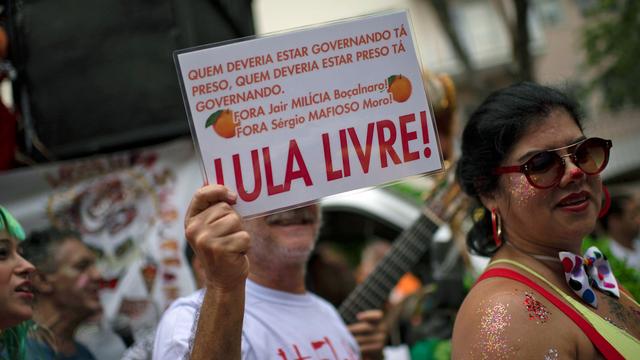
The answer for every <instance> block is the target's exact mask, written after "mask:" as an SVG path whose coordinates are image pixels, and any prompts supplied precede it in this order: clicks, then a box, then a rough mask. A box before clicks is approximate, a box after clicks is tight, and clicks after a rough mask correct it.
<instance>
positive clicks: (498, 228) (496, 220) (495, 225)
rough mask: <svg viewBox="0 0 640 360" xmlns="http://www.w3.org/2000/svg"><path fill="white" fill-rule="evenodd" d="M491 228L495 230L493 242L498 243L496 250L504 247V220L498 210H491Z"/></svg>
mask: <svg viewBox="0 0 640 360" xmlns="http://www.w3.org/2000/svg"><path fill="white" fill-rule="evenodd" d="M491 228H492V230H493V241H494V242H495V243H496V248H499V247H500V245H502V219H501V218H500V214H498V212H497V211H496V208H493V209H491Z"/></svg>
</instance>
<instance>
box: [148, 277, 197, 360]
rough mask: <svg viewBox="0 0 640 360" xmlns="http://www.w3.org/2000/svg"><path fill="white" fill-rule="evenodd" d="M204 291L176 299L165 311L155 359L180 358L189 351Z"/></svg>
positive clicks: (161, 321)
mask: <svg viewBox="0 0 640 360" xmlns="http://www.w3.org/2000/svg"><path fill="white" fill-rule="evenodd" d="M203 296H204V290H202V289H201V290H198V291H196V292H194V293H193V294H191V295H188V296H185V297H181V298H178V299H176V300H175V301H174V302H173V303H172V304H171V305H170V306H169V307H168V308H167V310H165V312H164V314H163V315H162V318H161V319H160V323H158V328H157V330H156V336H155V341H154V344H153V348H154V350H153V353H154V355H153V358H154V359H170V358H180V357H181V356H182V355H183V354H184V353H186V352H187V351H188V348H189V339H190V337H191V333H192V328H193V325H194V323H195V320H196V318H197V316H198V314H199V311H200V306H201V305H202V299H203Z"/></svg>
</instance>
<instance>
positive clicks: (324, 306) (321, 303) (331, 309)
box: [308, 292, 339, 316]
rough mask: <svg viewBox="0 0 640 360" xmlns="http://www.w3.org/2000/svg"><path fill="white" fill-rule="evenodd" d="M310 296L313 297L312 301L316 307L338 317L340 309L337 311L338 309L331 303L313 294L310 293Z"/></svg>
mask: <svg viewBox="0 0 640 360" xmlns="http://www.w3.org/2000/svg"><path fill="white" fill-rule="evenodd" d="M308 294H309V296H310V297H311V299H312V301H313V302H314V303H315V304H316V306H317V307H318V308H319V309H321V310H322V311H325V312H327V313H331V314H334V315H336V316H339V315H338V309H336V307H335V306H334V305H333V304H332V303H330V302H329V301H327V300H326V299H324V298H322V297H320V296H318V295H316V294H314V293H312V292H309V293H308Z"/></svg>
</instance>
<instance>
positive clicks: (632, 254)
mask: <svg viewBox="0 0 640 360" xmlns="http://www.w3.org/2000/svg"><path fill="white" fill-rule="evenodd" d="M600 222H601V224H602V227H603V228H604V230H605V231H606V233H607V235H608V236H609V238H610V239H611V241H610V242H609V248H610V249H611V253H612V254H613V255H614V256H615V257H616V258H618V259H620V260H622V261H624V262H626V263H627V265H628V266H629V267H631V268H634V269H636V270H638V271H640V204H638V200H637V199H636V198H634V197H633V196H631V195H627V194H619V195H613V196H612V197H611V207H610V208H609V212H608V213H607V215H606V216H605V217H603V218H602V219H600Z"/></svg>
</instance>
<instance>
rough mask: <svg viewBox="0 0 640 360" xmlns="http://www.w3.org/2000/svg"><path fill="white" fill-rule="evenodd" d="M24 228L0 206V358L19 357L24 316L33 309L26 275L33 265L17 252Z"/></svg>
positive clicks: (23, 342) (23, 354)
mask: <svg viewBox="0 0 640 360" xmlns="http://www.w3.org/2000/svg"><path fill="white" fill-rule="evenodd" d="M24 238H25V234H24V230H23V229H22V227H21V226H20V224H19V223H18V222H17V221H16V219H15V218H14V217H13V216H12V215H11V214H10V213H9V212H8V211H7V210H6V209H5V208H4V207H2V206H0V359H11V360H13V359H23V358H24V356H25V338H26V335H27V330H28V328H29V325H28V323H25V322H24V321H25V320H29V319H31V315H32V313H33V291H32V289H31V282H30V280H29V276H30V274H31V273H33V272H34V271H35V268H34V267H33V265H31V263H30V262H28V261H27V260H25V259H24V258H23V257H22V256H21V255H20V253H19V252H18V242H19V241H22V240H24Z"/></svg>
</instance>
